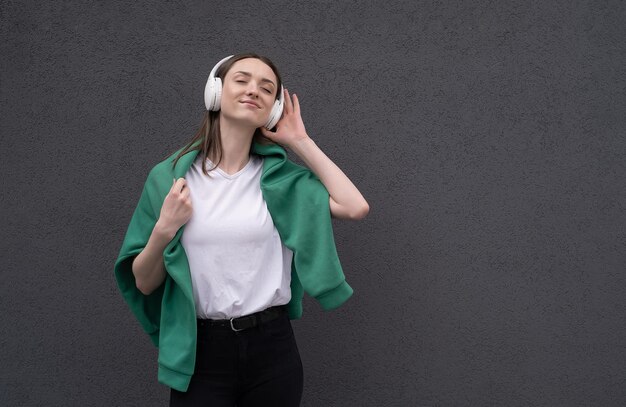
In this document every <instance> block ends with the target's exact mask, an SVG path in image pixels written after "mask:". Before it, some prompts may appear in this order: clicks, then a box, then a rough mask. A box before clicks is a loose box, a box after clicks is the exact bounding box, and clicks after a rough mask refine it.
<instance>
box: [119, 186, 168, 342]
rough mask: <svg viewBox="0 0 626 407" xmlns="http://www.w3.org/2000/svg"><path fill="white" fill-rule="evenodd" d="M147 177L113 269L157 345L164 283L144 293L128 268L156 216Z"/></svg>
mask: <svg viewBox="0 0 626 407" xmlns="http://www.w3.org/2000/svg"><path fill="white" fill-rule="evenodd" d="M150 178H151V177H150V175H149V176H148V179H147V180H146V183H145V184H144V188H143V191H142V192H141V196H140V198H139V202H138V203H137V207H136V208H135V211H134V213H133V215H132V217H131V220H130V223H129V225H128V230H127V231H126V235H125V237H124V241H123V242H122V247H121V249H120V253H119V256H118V258H117V260H116V262H115V270H114V271H115V279H116V281H117V285H118V287H119V289H120V291H121V293H122V296H123V297H124V300H125V301H126V302H127V303H128V305H129V306H130V309H131V311H132V313H133V314H134V315H135V317H136V318H137V319H138V320H139V323H140V324H141V326H142V328H143V330H144V331H145V332H146V333H147V334H148V335H150V339H151V340H152V342H153V343H154V344H155V345H156V346H158V342H159V325H160V318H161V299H162V297H163V286H164V284H161V286H160V287H159V288H158V289H156V290H155V291H154V292H153V293H151V294H150V295H144V294H143V293H141V291H139V289H138V288H137V286H136V284H135V275H134V274H133V271H132V263H133V260H134V259H135V256H137V255H138V254H139V253H141V251H142V250H143V249H144V248H145V247H146V244H147V243H148V239H149V238H150V235H151V234H152V229H153V228H154V225H155V224H156V221H157V219H158V213H155V212H156V210H157V209H158V207H156V206H155V205H154V203H155V201H156V197H155V196H152V195H154V194H155V192H154V191H152V190H151V187H150V183H151V180H150Z"/></svg>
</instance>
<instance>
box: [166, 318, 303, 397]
mask: <svg viewBox="0 0 626 407" xmlns="http://www.w3.org/2000/svg"><path fill="white" fill-rule="evenodd" d="M197 343H198V345H197V350H196V366H195V371H194V374H193V376H192V378H191V383H190V385H189V388H188V389H187V392H180V391H177V390H174V389H171V392H170V407H183V406H184V407H188V406H194V407H195V406H206V407H222V406H223V407H226V406H228V407H233V406H237V407H253V406H258V407H268V406H272V407H296V406H299V405H300V399H301V398H302V387H303V372H302V361H301V360H300V353H299V351H298V347H297V345H296V339H295V336H294V334H293V330H292V328H291V321H290V320H289V317H288V316H287V314H286V313H285V314H282V315H281V316H280V317H278V318H277V319H274V320H272V321H269V322H266V323H265V324H262V325H259V326H256V327H253V328H249V329H245V330H243V331H239V332H235V331H233V330H231V329H230V328H221V327H217V328H216V327H209V326H202V325H199V326H198V341H197Z"/></svg>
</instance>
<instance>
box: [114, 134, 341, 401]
mask: <svg viewBox="0 0 626 407" xmlns="http://www.w3.org/2000/svg"><path fill="white" fill-rule="evenodd" d="M179 151H181V150H179ZM179 151H177V152H175V153H174V154H172V155H171V156H170V157H168V158H167V159H165V160H164V161H162V162H160V163H159V164H157V165H156V166H154V168H152V170H151V171H150V173H149V174H148V178H147V180H146V182H145V185H144V188H143V191H142V193H141V196H140V198H139V202H138V204H137V207H136V209H135V212H134V213H133V215H132V218H131V220H130V224H129V226H128V230H127V232H126V236H125V237H124V241H123V243H122V248H121V250H120V254H119V256H118V258H117V261H116V262H115V278H116V280H117V284H118V286H119V289H120V291H121V292H122V295H123V297H124V299H125V300H126V302H127V303H128V305H129V306H130V309H131V311H132V312H133V314H134V315H135V316H136V317H137V319H138V320H139V322H140V324H141V326H142V328H143V329H144V331H145V332H146V333H148V335H150V338H151V339H152V341H153V343H154V344H155V345H156V346H158V348H159V360H158V362H159V373H158V378H159V382H161V383H163V384H165V385H167V386H170V387H172V388H174V389H176V390H179V391H187V387H188V386H189V381H190V380H191V376H192V374H193V371H194V366H195V358H196V354H195V353H196V334H197V332H196V311H195V306H194V298H193V291H192V286H191V275H190V272H189V263H188V261H187V256H186V255H185V250H184V249H183V246H182V244H181V242H180V238H181V235H182V233H183V229H184V227H185V226H184V225H183V226H182V227H181V228H180V229H179V230H178V232H177V233H176V235H175V236H174V238H173V239H172V240H171V241H170V242H169V243H168V245H167V246H166V248H165V250H164V251H163V261H164V264H165V269H166V272H167V274H166V278H165V281H164V282H163V284H161V286H160V287H159V288H158V289H156V290H155V291H154V292H153V293H151V294H150V295H144V294H142V293H141V292H140V291H139V290H138V289H137V287H136V285H135V277H134V275H133V272H132V261H133V259H134V258H135V256H137V255H138V254H139V253H141V251H142V250H143V248H144V247H145V246H146V244H147V242H148V239H149V238H150V235H151V233H152V230H153V228H154V225H155V224H156V222H157V220H158V218H159V214H160V213H161V206H162V205H163V201H164V199H165V196H166V195H167V193H168V192H169V190H170V188H171V186H172V179H173V178H176V179H178V178H180V177H184V176H185V174H186V173H187V170H188V169H189V168H190V167H191V165H192V163H193V162H194V159H195V158H196V156H197V155H198V153H199V150H193V151H190V152H188V153H187V154H185V155H184V156H182V157H181V158H180V159H179V161H178V163H177V164H176V168H174V169H172V162H173V160H174V158H175V157H176V156H177V155H178V152H179ZM251 152H252V153H255V154H258V155H260V156H263V158H264V160H263V172H262V175H261V191H262V193H263V198H264V199H265V202H266V203H267V208H268V210H269V212H270V214H271V216H272V220H273V222H274V225H275V226H276V229H277V230H278V233H279V235H280V237H281V240H282V242H283V244H284V245H285V246H287V247H288V248H289V249H291V250H292V251H293V260H292V263H291V297H292V298H291V301H290V302H289V304H288V310H289V317H290V318H291V319H297V318H300V317H301V316H302V297H303V295H304V292H306V293H307V294H309V295H310V296H312V297H314V298H315V299H317V301H318V302H319V303H320V305H321V306H322V308H323V309H325V310H330V309H333V308H337V307H339V306H340V305H341V304H343V303H344V302H345V301H346V300H347V299H348V298H349V297H350V296H351V295H352V288H351V287H350V286H349V285H348V283H346V281H345V277H344V274H343V270H342V269H341V264H340V262H339V257H338V255H337V250H336V247H335V241H334V238H333V230H332V223H331V218H330V208H329V202H328V201H329V195H328V191H327V190H326V188H325V187H324V185H323V184H322V183H321V182H320V180H319V178H317V177H316V176H315V174H313V172H311V171H310V170H309V169H307V168H305V167H302V166H300V165H297V164H295V163H293V162H292V161H290V160H288V159H287V153H286V152H285V150H284V149H283V148H282V147H281V146H279V145H277V144H269V145H263V144H259V143H256V142H254V143H253V144H252V147H251Z"/></svg>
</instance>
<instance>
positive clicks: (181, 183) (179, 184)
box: [174, 178, 187, 193]
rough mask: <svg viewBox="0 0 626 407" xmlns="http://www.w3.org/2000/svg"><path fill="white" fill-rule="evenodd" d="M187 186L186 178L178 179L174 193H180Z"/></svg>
mask: <svg viewBox="0 0 626 407" xmlns="http://www.w3.org/2000/svg"><path fill="white" fill-rule="evenodd" d="M186 184H187V182H186V181H185V178H178V179H177V180H176V184H174V185H175V187H174V191H176V192H179V193H180V192H181V191H182V190H183V188H185V185H186Z"/></svg>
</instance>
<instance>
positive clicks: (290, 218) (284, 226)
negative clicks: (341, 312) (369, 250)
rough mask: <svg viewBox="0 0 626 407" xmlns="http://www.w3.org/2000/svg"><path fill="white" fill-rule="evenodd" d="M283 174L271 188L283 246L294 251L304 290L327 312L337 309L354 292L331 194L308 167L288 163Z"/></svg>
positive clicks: (271, 183) (268, 200)
mask: <svg viewBox="0 0 626 407" xmlns="http://www.w3.org/2000/svg"><path fill="white" fill-rule="evenodd" d="M281 172H283V174H284V176H281V177H280V178H279V177H276V178H275V181H276V182H269V185H267V190H268V193H271V195H272V199H266V202H267V203H268V207H269V206H271V207H270V212H271V214H272V219H273V221H274V223H275V225H276V226H277V229H278V231H279V233H280V234H281V238H282V239H283V243H284V244H285V246H287V247H289V248H290V249H291V250H292V251H293V252H294V258H293V263H294V266H295V269H296V272H297V277H298V279H299V281H300V283H301V284H302V287H303V288H304V291H305V292H306V293H307V294H309V295H310V296H312V297H314V298H315V299H316V300H317V301H318V302H319V304H320V305H321V306H322V308H323V309H325V310H330V309H334V308H337V307H339V306H340V305H341V304H343V303H344V302H345V301H346V300H347V299H348V298H350V296H351V295H352V292H353V291H352V288H351V287H350V286H349V285H348V283H347V282H346V279H345V276H344V273H343V270H342V267H341V264H340V261H339V256H338V254H337V249H336V247H335V240H334V236H333V229H332V220H331V216H330V204H329V193H328V191H327V190H326V187H324V184H322V182H321V181H320V179H319V178H318V177H317V176H316V175H315V174H314V173H313V172H312V171H311V170H309V169H308V168H304V167H302V166H299V165H297V164H295V163H293V162H290V161H286V162H284V163H283V166H282V168H281ZM276 174H278V171H277V172H276ZM287 174H288V175H287Z"/></svg>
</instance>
